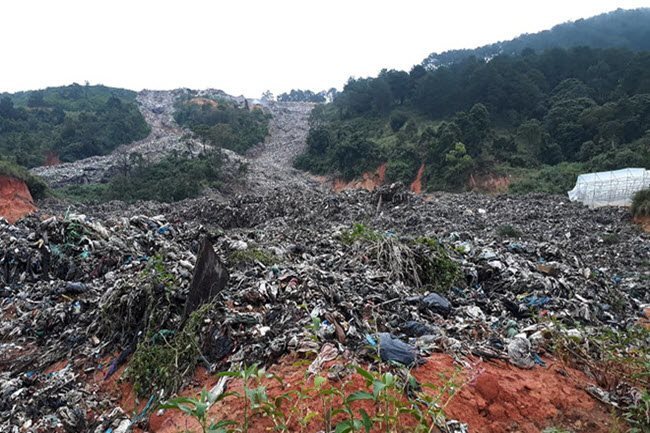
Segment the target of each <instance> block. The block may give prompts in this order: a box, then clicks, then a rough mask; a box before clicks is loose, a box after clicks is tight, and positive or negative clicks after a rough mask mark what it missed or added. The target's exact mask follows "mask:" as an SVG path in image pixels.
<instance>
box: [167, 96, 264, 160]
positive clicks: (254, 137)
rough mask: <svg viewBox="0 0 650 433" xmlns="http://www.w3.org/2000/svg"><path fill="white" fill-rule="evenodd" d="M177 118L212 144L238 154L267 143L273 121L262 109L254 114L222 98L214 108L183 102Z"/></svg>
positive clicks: (178, 107) (176, 112)
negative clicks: (270, 120) (270, 124)
mask: <svg viewBox="0 0 650 433" xmlns="http://www.w3.org/2000/svg"><path fill="white" fill-rule="evenodd" d="M174 118H175V119H176V121H177V122H178V123H179V124H180V125H183V126H187V127H188V128H189V129H190V130H192V132H194V133H195V134H197V135H199V136H200V137H201V138H203V139H204V140H206V141H208V142H209V143H211V144H213V145H215V146H217V147H222V148H225V149H230V150H233V151H235V152H238V153H244V152H246V151H247V150H248V149H250V148H251V147H253V146H255V145H256V144H258V143H261V142H263V141H264V138H265V137H266V135H267V134H268V120H269V118H268V116H267V115H266V114H264V113H263V112H262V111H261V110H252V111H250V110H248V109H246V108H241V107H238V106H236V105H235V104H234V103H232V102H231V101H227V100H222V99H220V100H218V101H215V104H214V105H213V104H195V103H193V102H192V101H191V100H182V101H179V102H178V103H177V106H176V111H175V113H174Z"/></svg>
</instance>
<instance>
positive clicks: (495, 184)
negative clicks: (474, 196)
mask: <svg viewBox="0 0 650 433" xmlns="http://www.w3.org/2000/svg"><path fill="white" fill-rule="evenodd" d="M468 186H469V188H470V189H471V190H472V191H480V192H487V193H501V192H507V191H508V187H509V186H510V178H509V177H507V176H497V175H493V174H488V175H477V176H474V175H470V177H469V182H468Z"/></svg>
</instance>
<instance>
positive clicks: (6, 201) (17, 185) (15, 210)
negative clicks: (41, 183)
mask: <svg viewBox="0 0 650 433" xmlns="http://www.w3.org/2000/svg"><path fill="white" fill-rule="evenodd" d="M34 211H36V206H35V205H34V200H33V199H32V195H31V194H30V192H29V188H27V185H26V184H25V182H23V181H22V180H20V179H16V178H14V177H8V176H0V217H3V218H5V219H6V220H7V221H9V223H11V224H13V223H15V222H16V221H18V220H19V219H21V218H23V217H24V216H26V215H29V214H31V213H32V212H34Z"/></svg>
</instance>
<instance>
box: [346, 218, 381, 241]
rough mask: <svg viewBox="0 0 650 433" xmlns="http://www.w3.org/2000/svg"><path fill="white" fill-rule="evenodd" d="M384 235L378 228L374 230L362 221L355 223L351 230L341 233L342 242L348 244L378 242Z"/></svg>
mask: <svg viewBox="0 0 650 433" xmlns="http://www.w3.org/2000/svg"><path fill="white" fill-rule="evenodd" d="M383 238H384V236H383V235H382V234H381V233H379V232H378V231H376V230H373V229H371V228H369V227H367V226H366V225H364V224H361V223H354V224H353V225H352V228H351V229H350V230H345V231H343V233H341V242H343V243H344V244H346V245H352V244H353V243H355V242H357V241H360V242H376V241H379V240H381V239H383Z"/></svg>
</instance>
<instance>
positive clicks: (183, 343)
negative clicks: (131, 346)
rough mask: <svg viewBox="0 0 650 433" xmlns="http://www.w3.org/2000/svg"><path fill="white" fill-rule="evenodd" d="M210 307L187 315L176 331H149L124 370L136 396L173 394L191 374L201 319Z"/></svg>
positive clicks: (198, 345)
mask: <svg viewBox="0 0 650 433" xmlns="http://www.w3.org/2000/svg"><path fill="white" fill-rule="evenodd" d="M213 307H214V305H213V304H205V305H203V306H201V308H199V309H198V310H196V311H194V312H193V313H192V314H190V316H189V318H188V320H187V321H186V322H185V324H184V325H183V327H182V328H181V329H180V330H179V331H176V332H173V333H171V332H164V331H165V330H158V331H154V330H153V329H151V328H150V329H149V331H148V332H147V333H146V334H145V336H144V337H143V338H142V340H141V341H140V343H138V346H137V348H136V351H135V353H134V354H133V358H132V359H131V362H130V363H129V367H128V369H127V370H126V377H127V378H128V379H130V380H132V381H133V389H134V390H135V392H136V394H137V395H138V396H139V397H145V396H148V395H150V394H151V393H152V392H154V391H158V390H164V391H165V393H166V394H169V393H173V392H175V391H177V390H178V389H179V388H180V386H181V385H182V384H183V381H184V380H185V378H186V377H188V376H189V375H192V374H193V373H194V368H195V367H196V364H197V361H198V359H199V355H200V354H201V349H200V340H199V334H200V330H201V326H202V323H203V319H204V318H205V315H206V314H207V313H208V311H210V309H212V308H213ZM152 325H153V323H152Z"/></svg>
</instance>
